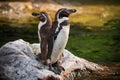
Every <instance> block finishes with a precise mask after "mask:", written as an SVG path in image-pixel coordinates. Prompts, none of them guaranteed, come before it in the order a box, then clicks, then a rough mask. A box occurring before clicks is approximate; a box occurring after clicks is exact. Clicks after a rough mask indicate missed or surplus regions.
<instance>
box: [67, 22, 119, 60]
mask: <svg viewBox="0 0 120 80" xmlns="http://www.w3.org/2000/svg"><path fill="white" fill-rule="evenodd" d="M113 23H114V24H113ZM74 26H75V25H74ZM74 26H71V32H70V38H69V41H68V44H67V49H68V50H70V51H71V52H72V53H73V54H75V55H76V56H78V57H82V58H85V59H87V60H90V61H95V62H114V61H120V60H119V57H120V56H119V55H120V50H119V47H120V42H119V40H120V39H118V38H119V37H120V35H119V34H118V33H119V32H120V28H119V26H120V20H113V21H109V22H108V23H107V25H104V28H105V27H109V26H111V29H109V30H108V29H104V30H103V31H99V32H98V31H94V30H93V31H91V30H86V29H81V28H80V27H79V26H77V25H76V26H77V27H74ZM113 27H114V28H113ZM116 38H117V39H116Z"/></svg>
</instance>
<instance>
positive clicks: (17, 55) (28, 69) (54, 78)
mask: <svg viewBox="0 0 120 80" xmlns="http://www.w3.org/2000/svg"><path fill="white" fill-rule="evenodd" d="M39 47H40V45H39V44H38V43H34V44H29V43H28V42H25V41H24V40H22V39H19V40H16V41H13V42H8V43H6V44H5V45H3V46H2V47H1V48H0V75H1V77H2V78H3V79H7V80H41V79H42V80H63V79H68V80H69V78H70V77H69V76H70V73H71V72H73V71H74V70H78V69H79V70H80V71H83V72H84V71H87V72H90V70H91V71H99V70H104V67H102V66H100V65H98V64H95V63H92V62H89V61H87V60H85V59H82V58H78V57H76V56H74V55H73V54H71V53H70V52H69V51H68V50H64V53H63V57H62V60H63V61H62V66H63V67H64V68H65V71H64V72H62V73H61V75H57V74H55V73H54V72H52V71H50V70H48V67H47V66H44V65H42V64H41V63H40V62H39V61H37V60H36V55H37V54H39V53H40V49H39ZM72 75H73V74H72ZM73 79H74V77H73Z"/></svg>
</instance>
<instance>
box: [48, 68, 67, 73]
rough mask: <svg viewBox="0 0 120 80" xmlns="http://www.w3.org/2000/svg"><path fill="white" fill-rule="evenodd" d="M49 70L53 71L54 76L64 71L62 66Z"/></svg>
mask: <svg viewBox="0 0 120 80" xmlns="http://www.w3.org/2000/svg"><path fill="white" fill-rule="evenodd" d="M49 70H51V71H53V72H54V73H55V74H59V75H60V74H61V72H62V71H65V69H64V68H63V67H62V66H59V67H58V66H55V67H50V66H49Z"/></svg>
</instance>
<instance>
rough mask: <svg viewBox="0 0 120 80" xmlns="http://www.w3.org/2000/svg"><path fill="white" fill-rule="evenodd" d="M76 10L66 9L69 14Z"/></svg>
mask: <svg viewBox="0 0 120 80" xmlns="http://www.w3.org/2000/svg"><path fill="white" fill-rule="evenodd" d="M76 11H77V10H76V9H68V13H69V14H71V13H75V12H76Z"/></svg>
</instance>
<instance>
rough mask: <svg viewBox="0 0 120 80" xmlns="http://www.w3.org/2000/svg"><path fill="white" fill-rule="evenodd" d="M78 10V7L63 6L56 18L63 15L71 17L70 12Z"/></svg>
mask: <svg viewBox="0 0 120 80" xmlns="http://www.w3.org/2000/svg"><path fill="white" fill-rule="evenodd" d="M76 11H77V10H76V9H67V8H61V9H59V10H58V11H57V13H56V18H57V19H58V18H59V19H60V18H63V17H69V15H70V14H72V13H75V12H76Z"/></svg>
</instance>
